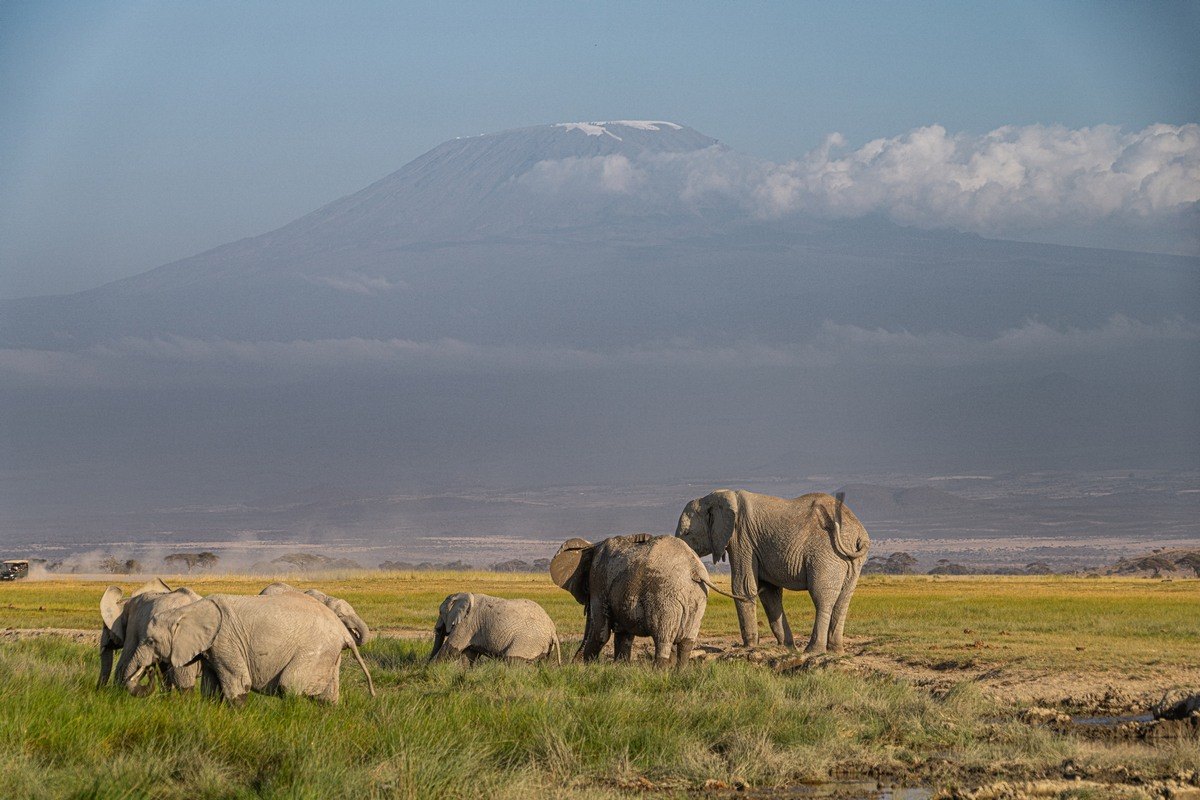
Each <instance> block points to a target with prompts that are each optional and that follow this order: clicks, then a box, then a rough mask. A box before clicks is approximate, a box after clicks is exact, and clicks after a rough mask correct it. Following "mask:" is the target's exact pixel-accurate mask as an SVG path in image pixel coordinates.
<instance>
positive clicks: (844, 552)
mask: <svg viewBox="0 0 1200 800" xmlns="http://www.w3.org/2000/svg"><path fill="white" fill-rule="evenodd" d="M835 498H836V499H835V503H834V507H833V549H834V550H836V551H837V554H838V555H839V556H841V557H842V558H845V559H847V560H849V561H857V560H858V559H860V558H862V557H863V556H865V555H866V554H867V548H868V547H870V546H871V540H870V538H869V537H868V536H867V532H866V531H864V530H862V526H861V525H858V526H857V527H858V528H859V530H860V531H861V533H859V534H857V535H855V536H853V537H852V536H851V534H850V532H849V531H844V530H843V529H842V506H844V505H845V503H846V493H845V492H838V493H837V495H835Z"/></svg>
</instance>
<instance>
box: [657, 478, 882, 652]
mask: <svg viewBox="0 0 1200 800" xmlns="http://www.w3.org/2000/svg"><path fill="white" fill-rule="evenodd" d="M843 500H844V498H843V496H842V494H841V493H839V494H838V496H837V497H832V496H830V495H828V494H823V493H812V494H806V495H802V496H800V497H796V498H793V499H790V500H789V499H784V498H781V497H772V496H771V495H766V494H756V493H754V492H745V491H731V490H728V489H719V490H717V491H715V492H712V493H711V494H708V495H706V496H704V497H701V498H698V499H696V500H692V501H691V502H689V503H688V504H687V505H686V506H685V507H684V509H683V513H682V514H680V515H679V524H678V526H677V527H676V528H675V535H676V536H678V537H679V538H680V539H682V540H683V541H684V542H687V543H688V545H690V546H691V548H692V549H693V550H694V551H696V553H697V554H698V555H701V556H705V555H710V554H711V555H712V559H713V563H714V564H716V563H717V562H719V561H721V560H723V559H724V558H725V556H726V554H728V556H729V567H730V571H731V572H732V576H733V590H734V593H735V594H738V595H741V597H742V598H743V599H740V600H737V601H736V603H735V605H736V607H737V615H738V626H739V627H740V628H741V632H742V642H743V643H744V644H745V645H746V646H747V647H752V646H755V645H757V644H758V621H757V619H756V617H755V608H754V597H756V596H757V597H758V598H759V599H760V600H761V601H762V605H763V610H764V611H765V612H766V614H767V621H768V622H769V623H770V625H771V632H772V633H774V634H775V639H776V640H777V641H778V642H779V643H780V644H782V645H787V646H788V647H794V646H795V643H794V641H793V639H792V629H791V627H790V626H789V625H788V621H787V616H786V615H785V614H784V611H783V590H784V589H794V590H804V589H807V590H808V593H809V595H811V597H812V601H813V605H814V606H815V607H816V619H815V620H814V622H813V630H812V635H811V636H810V637H809V640H808V646H807V647H806V648H805V652H806V653H811V654H820V653H824V652H826V650H827V649H828V650H832V651H833V652H835V653H840V652H842V651H843V650H844V648H845V643H844V639H843V630H844V628H845V625H846V612H847V611H848V610H849V608H850V598H851V597H852V596H853V594H854V587H855V585H856V584H857V583H858V576H859V574H860V573H861V572H862V566H863V562H864V561H866V558H867V550H868V549H869V548H870V545H871V539H870V537H869V536H868V535H867V530H866V528H864V527H863V525H862V523H861V522H859V521H858V517H856V516H854V512H852V511H851V510H850V509H849V508H847V507H846V506H845V503H844V502H843Z"/></svg>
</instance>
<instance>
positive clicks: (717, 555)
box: [701, 489, 739, 564]
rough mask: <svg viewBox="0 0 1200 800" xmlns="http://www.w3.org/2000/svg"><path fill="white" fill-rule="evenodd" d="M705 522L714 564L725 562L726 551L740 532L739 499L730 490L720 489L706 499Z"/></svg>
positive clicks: (704, 505)
mask: <svg viewBox="0 0 1200 800" xmlns="http://www.w3.org/2000/svg"><path fill="white" fill-rule="evenodd" d="M701 505H702V506H703V508H704V515H705V522H706V523H707V525H708V537H709V542H711V543H712V562H713V563H714V564H717V563H719V562H721V561H724V560H725V551H726V550H728V549H729V542H730V541H731V540H732V539H733V536H734V534H735V533H737V530H738V511H739V509H738V497H737V495H736V494H734V493H733V492H731V491H729V490H728V489H718V490H717V491H715V492H713V493H712V494H710V495H708V496H707V497H705V498H704V500H703V502H702V503H701Z"/></svg>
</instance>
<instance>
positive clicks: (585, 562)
mask: <svg viewBox="0 0 1200 800" xmlns="http://www.w3.org/2000/svg"><path fill="white" fill-rule="evenodd" d="M550 577H551V579H553V581H554V583H555V584H557V585H558V586H559V587H561V588H563V589H566V590H567V591H569V592H570V593H571V595H572V596H574V598H575V599H576V600H578V601H579V602H580V603H581V604H582V605H583V607H584V615H585V619H586V621H585V624H584V633H583V644H582V645H581V646H580V649H579V651H578V653H576V658H582V659H583V660H584V661H594V660H595V659H596V658H598V657H599V656H600V651H601V650H603V649H604V645H605V644H606V643H607V642H608V638H609V636H610V634H611V635H615V637H616V640H615V642H614V643H613V658H614V660H616V661H628V660H629V658H630V654H631V652H632V650H633V637H635V636H649V637H650V638H651V639H653V640H654V662H655V665H656V666H662V667H665V666H668V665H669V664H670V663H671V657H672V655H674V657H675V662H676V665H677V666H683V665H684V664H686V663H687V662H688V659H689V658H690V655H691V652H692V648H693V647H694V646H695V644H696V637H697V636H699V635H700V620H701V619H703V617H704V609H705V607H706V606H707V604H708V592H707V589H708V587H710V586H712V584H711V582H710V581H709V580H708V570H706V569H705V568H704V564H702V563H701V562H700V559H699V558H697V557H696V554H695V553H693V552H692V551H691V550H690V549H689V548H688V547H687V546H686V545H684V543H683V542H680V541H679V540H677V539H673V538H672V537H670V536H651V535H649V534H645V533H638V534H634V535H632V536H613V537H611V538H608V539H605V540H604V541H602V542H600V543H599V544H595V545H593V544H592V543H590V542H588V541H587V540H586V539H568V540H567V541H566V542H564V543H563V545H562V547H560V548H559V550H558V553H557V554H556V555H555V556H554V558H553V559H552V560H551V561H550ZM713 588H716V587H713ZM718 591H719V590H718Z"/></svg>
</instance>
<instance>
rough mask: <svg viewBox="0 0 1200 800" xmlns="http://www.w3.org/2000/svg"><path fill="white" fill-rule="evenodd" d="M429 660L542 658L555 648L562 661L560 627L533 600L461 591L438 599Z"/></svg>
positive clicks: (522, 659)
mask: <svg viewBox="0 0 1200 800" xmlns="http://www.w3.org/2000/svg"><path fill="white" fill-rule="evenodd" d="M433 634H434V636H433V651H432V652H431V653H430V654H429V660H430V661H447V660H453V659H457V658H459V657H461V656H466V658H467V660H468V661H470V662H471V663H474V662H475V659H477V658H479V657H480V656H486V657H490V658H504V659H508V660H510V661H540V660H542V659H544V658H549V657H550V654H551V653H554V655H555V657H556V658H557V660H558V663H560V664H561V663H562V647H561V646H560V644H559V641H558V631H556V630H555V629H554V622H552V621H551V619H550V615H549V614H547V613H546V611H545V609H543V608H542V607H541V606H539V605H538V604H537V603H535V602H533V601H532V600H507V599H505V598H503V597H492V596H491V595H486V594H469V593H467V592H459V593H458V594H452V595H450V596H449V597H447V598H446V599H445V600H443V601H442V605H441V607H440V608H439V609H438V621H437V624H436V625H435V626H434V628H433Z"/></svg>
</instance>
